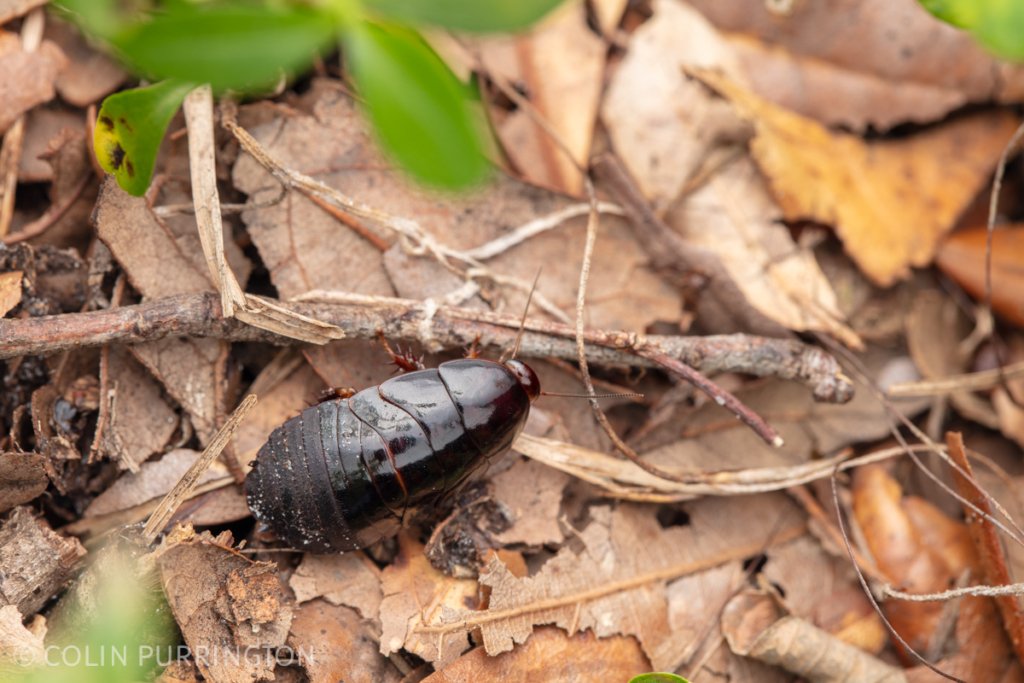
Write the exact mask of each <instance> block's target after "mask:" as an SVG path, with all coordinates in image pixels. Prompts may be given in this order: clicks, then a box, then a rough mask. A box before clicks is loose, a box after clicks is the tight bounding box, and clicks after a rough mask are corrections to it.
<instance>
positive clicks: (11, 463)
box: [0, 453, 50, 512]
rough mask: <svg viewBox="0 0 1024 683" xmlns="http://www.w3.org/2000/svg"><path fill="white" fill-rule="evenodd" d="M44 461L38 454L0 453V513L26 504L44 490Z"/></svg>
mask: <svg viewBox="0 0 1024 683" xmlns="http://www.w3.org/2000/svg"><path fill="white" fill-rule="evenodd" d="M49 483H50V480H49V477H47V476H46V459H45V457H44V456H43V455H41V454H39V453H0V512H7V511H8V510H10V509H11V508H13V507H15V506H17V505H21V504H22V503H27V502H29V501H30V500H32V499H34V498H35V497H36V496H38V495H39V494H40V493H42V492H43V491H45V490H46V487H47V485H48V484H49Z"/></svg>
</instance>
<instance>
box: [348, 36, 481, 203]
mask: <svg viewBox="0 0 1024 683" xmlns="http://www.w3.org/2000/svg"><path fill="white" fill-rule="evenodd" d="M344 44H345V55H346V57H347V59H348V61H349V66H350V70H351V72H352V76H353V79H354V80H355V83H356V86H357V87H358V89H359V94H360V95H361V96H362V99H363V101H364V102H365V109H366V112H367V114H368V115H369V118H370V120H371V121H372V122H373V125H374V127H375V128H376V131H377V135H378V137H379V138H380V141H381V143H382V145H383V146H384V148H385V149H386V150H387V151H388V152H390V153H391V154H392V155H393V156H394V157H395V159H396V160H397V161H398V162H399V163H400V164H401V165H402V166H404V167H405V168H406V169H407V170H408V171H409V172H410V173H412V175H413V176H415V177H416V178H417V179H419V180H420V181H422V182H425V183H427V184H432V185H437V186H441V187H447V188H451V189H458V188H465V187H468V186H469V185H472V184H474V183H477V182H479V181H480V180H482V179H483V177H484V176H485V175H486V173H487V171H488V170H489V168H490V166H489V164H488V163H487V159H486V158H485V156H484V154H483V151H482V143H481V131H480V130H479V127H478V125H477V123H476V118H475V117H474V115H473V112H472V110H471V108H470V106H469V97H470V91H469V89H468V88H467V87H466V86H464V85H463V84H462V83H460V82H459V80H458V79H456V78H455V76H454V75H453V74H452V72H451V71H449V70H448V67H446V66H445V65H444V63H443V62H442V61H441V59H440V58H439V57H438V56H437V54H435V53H434V51H433V50H431V49H430V47H429V46H428V45H427V44H426V43H425V42H424V41H423V39H422V38H420V36H419V35H418V34H416V33H415V32H414V31H412V30H410V29H407V28H403V27H399V26H394V25H385V24H378V23H371V22H360V23H357V24H353V25H352V26H350V27H349V30H348V31H347V32H346V33H345V36H344Z"/></svg>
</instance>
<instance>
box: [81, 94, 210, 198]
mask: <svg viewBox="0 0 1024 683" xmlns="http://www.w3.org/2000/svg"><path fill="white" fill-rule="evenodd" d="M193 87H194V86H193V85H191V84H189V83H183V82H181V81H174V80H168V81H163V82H161V83H157V84H156V85H151V86H149V87H146V88H136V89H134V90H125V91H123V92H119V93H116V94H114V95H111V96H110V97H108V98H107V99H105V100H103V106H101V107H100V112H99V114H98V115H97V116H96V129H95V130H94V131H93V138H92V140H93V146H94V148H95V149H96V158H97V160H99V162H100V166H102V167H103V170H105V171H106V172H107V173H112V174H113V175H114V177H115V178H117V184H118V185H120V186H121V187H122V188H124V190H125V191H126V192H128V193H129V194H133V195H135V196H140V195H142V194H144V193H145V192H146V188H148V187H149V181H150V179H152V177H153V166H154V164H155V163H156V154H157V152H158V151H159V150H160V143H161V142H162V141H163V139H164V132H165V131H166V130H167V126H168V124H170V122H171V119H172V118H173V117H174V114H175V112H177V111H178V107H180V106H181V102H182V100H184V99H185V95H187V94H188V92H189V90H191V89H192V88H193Z"/></svg>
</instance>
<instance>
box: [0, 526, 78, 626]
mask: <svg viewBox="0 0 1024 683" xmlns="http://www.w3.org/2000/svg"><path fill="white" fill-rule="evenodd" d="M83 556H85V548H83V547H82V544H81V543H79V542H78V540H77V539H74V538H64V537H62V536H58V535H57V534H55V533H54V532H53V531H52V530H51V529H50V527H49V526H48V525H47V524H46V522H44V521H43V520H41V519H36V518H35V517H34V516H33V515H32V513H31V512H30V511H29V510H28V508H24V507H19V508H15V509H14V511H13V512H11V514H10V515H9V516H8V518H7V520H6V521H5V522H4V523H3V526H0V603H2V604H4V605H14V606H15V607H17V608H18V611H19V612H21V613H22V614H35V613H36V612H38V611H39V610H40V608H42V606H43V605H45V604H46V602H47V601H48V600H49V599H50V598H51V597H53V596H54V595H55V594H56V593H57V592H58V591H60V590H61V589H62V588H63V587H64V584H65V583H66V582H67V580H68V579H70V578H71V576H72V574H73V573H74V571H75V569H76V568H77V566H78V561H79V560H80V559H82V557H83Z"/></svg>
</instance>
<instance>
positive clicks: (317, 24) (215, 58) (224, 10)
mask: <svg viewBox="0 0 1024 683" xmlns="http://www.w3.org/2000/svg"><path fill="white" fill-rule="evenodd" d="M337 28H338V27H337V22H336V17H335V16H334V15H333V14H331V13H330V12H328V11H327V10H317V9H315V8H313V7H299V6H288V7H280V6H275V7H268V6H260V5H250V4H238V3H235V4H227V5H225V4H220V5H206V4H202V5H191V6H186V5H175V6H174V7H173V8H171V9H170V10H169V11H167V12H166V13H164V14H157V15H155V16H153V17H152V18H151V19H149V20H148V21H145V22H142V23H139V24H136V25H134V26H132V27H130V28H128V29H126V30H124V31H122V32H121V33H119V34H118V35H117V36H116V37H115V38H114V39H113V41H112V42H113V44H114V45H115V47H117V48H118V49H119V50H120V51H121V53H122V55H123V57H124V58H125V59H126V60H128V62H129V63H130V64H132V65H133V66H134V67H135V68H136V69H138V70H139V71H141V72H143V73H146V74H150V75H152V76H155V77H158V78H177V79H179V80H186V81H190V82H192V83H209V84H210V85H211V86H212V87H213V89H214V90H216V91H218V92H221V91H224V90H236V91H241V92H252V91H258V90H261V89H265V88H267V87H269V86H272V85H273V84H274V83H276V82H277V81H278V80H279V79H280V78H281V77H282V76H286V75H287V76H290V75H293V74H295V73H296V72H298V71H299V70H301V69H303V68H305V67H307V66H308V65H309V64H311V63H312V61H313V59H314V57H316V55H317V54H319V53H320V52H321V51H322V50H323V49H324V47H325V46H326V45H328V44H329V43H330V42H331V40H332V38H333V37H334V35H335V32H336V30H337Z"/></svg>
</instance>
